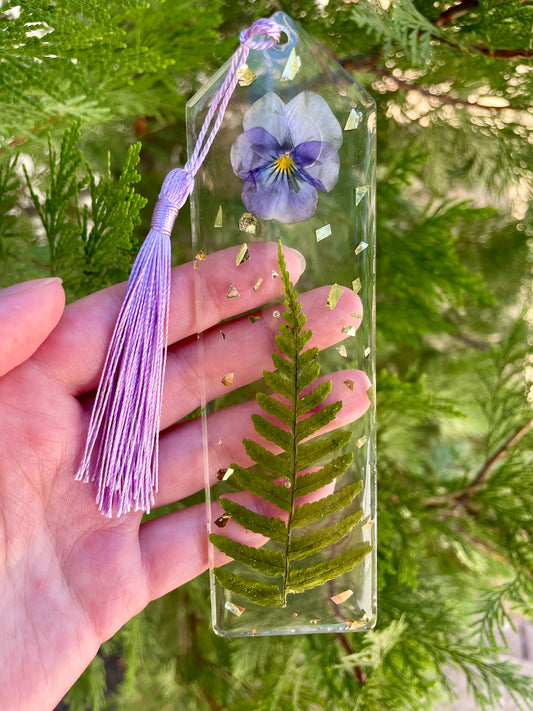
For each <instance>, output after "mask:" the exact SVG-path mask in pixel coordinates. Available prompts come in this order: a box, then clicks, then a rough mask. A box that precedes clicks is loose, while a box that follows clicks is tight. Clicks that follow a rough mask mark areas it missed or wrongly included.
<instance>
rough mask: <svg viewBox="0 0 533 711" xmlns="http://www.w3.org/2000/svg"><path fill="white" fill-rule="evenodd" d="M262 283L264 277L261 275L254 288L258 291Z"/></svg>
mask: <svg viewBox="0 0 533 711" xmlns="http://www.w3.org/2000/svg"><path fill="white" fill-rule="evenodd" d="M262 283H263V277H259V279H258V280H257V281H256V282H255V284H254V287H253V290H254V291H257V290H258V289H259V287H260V286H261V284H262Z"/></svg>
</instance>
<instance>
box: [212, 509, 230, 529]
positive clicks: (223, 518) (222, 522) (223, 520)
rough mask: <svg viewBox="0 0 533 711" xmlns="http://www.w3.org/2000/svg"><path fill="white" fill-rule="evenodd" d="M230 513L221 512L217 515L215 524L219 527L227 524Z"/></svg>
mask: <svg viewBox="0 0 533 711" xmlns="http://www.w3.org/2000/svg"><path fill="white" fill-rule="evenodd" d="M230 518H231V514H229V513H223V514H222V516H219V517H218V518H217V519H216V520H215V526H218V527H219V528H224V526H225V525H226V524H227V522H228V521H229V520H230Z"/></svg>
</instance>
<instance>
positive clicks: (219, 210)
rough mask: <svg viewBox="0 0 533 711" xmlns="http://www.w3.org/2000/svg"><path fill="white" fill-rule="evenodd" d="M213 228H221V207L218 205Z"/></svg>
mask: <svg viewBox="0 0 533 711" xmlns="http://www.w3.org/2000/svg"><path fill="white" fill-rule="evenodd" d="M213 227H222V205H219V207H218V212H217V216H216V217H215V224H214V225H213Z"/></svg>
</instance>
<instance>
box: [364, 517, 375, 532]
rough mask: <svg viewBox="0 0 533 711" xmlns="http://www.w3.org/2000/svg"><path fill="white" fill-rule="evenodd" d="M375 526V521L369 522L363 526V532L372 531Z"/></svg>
mask: <svg viewBox="0 0 533 711" xmlns="http://www.w3.org/2000/svg"><path fill="white" fill-rule="evenodd" d="M373 525H374V519H372V520H370V521H367V522H366V523H365V524H364V526H363V531H370V529H371V528H372V526H373Z"/></svg>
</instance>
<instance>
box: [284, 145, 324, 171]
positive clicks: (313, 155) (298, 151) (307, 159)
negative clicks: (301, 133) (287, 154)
mask: <svg viewBox="0 0 533 711" xmlns="http://www.w3.org/2000/svg"><path fill="white" fill-rule="evenodd" d="M321 150H322V143H321V142H320V141H308V142H307V143H300V144H299V145H298V146H296V148H295V149H294V150H293V151H292V152H291V158H293V160H294V161H295V163H297V165H299V166H303V167H305V166H308V165H311V163H314V162H315V161H316V160H317V159H318V157H319V155H320V152H321Z"/></svg>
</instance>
